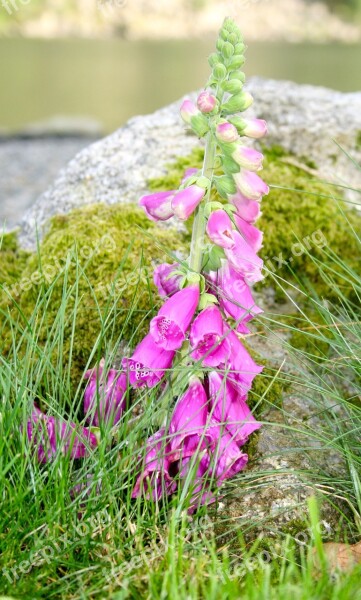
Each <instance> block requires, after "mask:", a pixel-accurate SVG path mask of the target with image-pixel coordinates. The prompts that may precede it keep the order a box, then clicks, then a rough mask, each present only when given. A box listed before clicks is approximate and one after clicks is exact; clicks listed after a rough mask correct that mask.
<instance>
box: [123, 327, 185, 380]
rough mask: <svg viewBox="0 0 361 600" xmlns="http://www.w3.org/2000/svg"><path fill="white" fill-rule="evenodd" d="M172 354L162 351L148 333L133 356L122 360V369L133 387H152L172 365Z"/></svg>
mask: <svg viewBox="0 0 361 600" xmlns="http://www.w3.org/2000/svg"><path fill="white" fill-rule="evenodd" d="M173 358H174V352H171V351H169V350H163V349H162V348H160V347H159V346H158V345H157V344H156V343H155V341H154V339H153V337H152V336H151V334H150V333H149V334H148V335H147V336H146V337H145V338H144V339H143V340H142V341H141V342H140V344H138V346H137V347H136V349H135V351H134V354H133V356H131V357H130V358H123V360H122V367H123V369H124V371H125V372H126V374H127V376H128V377H129V382H130V383H131V385H133V386H134V387H141V386H143V385H145V384H147V386H148V387H149V388H151V387H154V386H155V385H157V383H159V382H160V380H161V379H162V377H163V375H164V373H165V371H166V369H169V367H170V366H171V364H172V361H173Z"/></svg>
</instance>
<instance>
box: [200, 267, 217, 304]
mask: <svg viewBox="0 0 361 600" xmlns="http://www.w3.org/2000/svg"><path fill="white" fill-rule="evenodd" d="M218 262H219V264H220V261H217V264H218ZM218 268H219V267H218ZM214 270H217V269H214ZM213 304H218V300H217V298H216V297H215V296H214V295H213V294H207V293H204V294H202V295H201V297H200V300H199V304H198V310H204V309H205V308H207V307H208V306H212V305H213Z"/></svg>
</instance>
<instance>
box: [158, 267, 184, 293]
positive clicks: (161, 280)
mask: <svg viewBox="0 0 361 600" xmlns="http://www.w3.org/2000/svg"><path fill="white" fill-rule="evenodd" d="M178 268H179V264H178V263H174V264H173V265H169V264H167V263H163V264H161V265H158V266H157V267H156V268H155V269H154V274H153V280H154V283H155V285H156V286H157V288H158V292H159V295H160V297H161V298H166V297H167V296H172V295H173V294H175V292H178V291H179V284H180V281H181V276H180V275H174V274H173V273H174V271H175V270H176V269H178Z"/></svg>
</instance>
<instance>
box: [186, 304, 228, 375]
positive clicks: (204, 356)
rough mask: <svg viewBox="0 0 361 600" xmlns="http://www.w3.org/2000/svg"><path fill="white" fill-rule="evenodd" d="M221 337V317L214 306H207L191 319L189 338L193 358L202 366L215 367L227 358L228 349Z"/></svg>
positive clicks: (225, 341)
mask: <svg viewBox="0 0 361 600" xmlns="http://www.w3.org/2000/svg"><path fill="white" fill-rule="evenodd" d="M222 338H223V318H222V315H221V313H220V311H219V309H218V308H217V307H216V306H208V307H207V308H205V309H204V310H202V312H200V313H199V315H198V316H197V318H196V319H195V320H194V321H193V323H192V326H191V330H190V334H189V340H190V343H191V346H192V348H193V352H192V354H191V356H192V358H194V360H202V364H203V366H207V367H217V366H218V365H219V364H220V363H221V362H225V361H226V360H227V357H228V354H229V349H228V343H227V340H224V339H222Z"/></svg>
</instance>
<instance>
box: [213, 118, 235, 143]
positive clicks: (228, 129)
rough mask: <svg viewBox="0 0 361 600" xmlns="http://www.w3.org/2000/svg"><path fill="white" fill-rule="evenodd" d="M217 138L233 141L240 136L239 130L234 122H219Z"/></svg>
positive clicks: (226, 141) (225, 141)
mask: <svg viewBox="0 0 361 600" xmlns="http://www.w3.org/2000/svg"><path fill="white" fill-rule="evenodd" d="M216 138H217V140H219V141H220V142H224V143H232V142H236V141H237V140H238V138H239V135H238V131H237V129H236V127H235V126H234V125H232V123H228V122H226V123H219V124H218V125H217V127H216Z"/></svg>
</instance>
